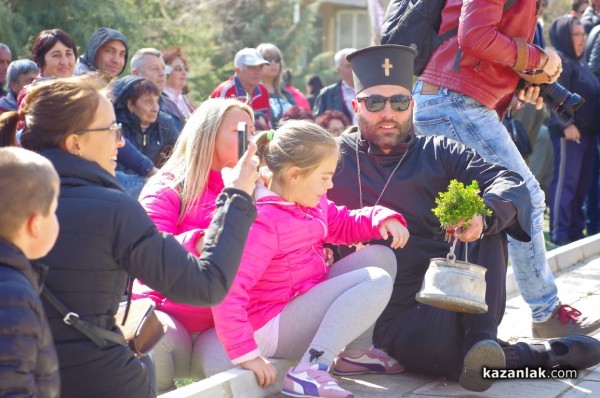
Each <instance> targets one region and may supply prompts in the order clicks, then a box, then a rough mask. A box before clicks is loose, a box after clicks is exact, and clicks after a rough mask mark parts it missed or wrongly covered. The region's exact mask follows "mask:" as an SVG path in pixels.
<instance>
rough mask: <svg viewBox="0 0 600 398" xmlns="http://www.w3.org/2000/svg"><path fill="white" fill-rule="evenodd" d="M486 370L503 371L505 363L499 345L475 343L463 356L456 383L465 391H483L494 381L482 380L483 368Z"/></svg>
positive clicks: (494, 342)
mask: <svg viewBox="0 0 600 398" xmlns="http://www.w3.org/2000/svg"><path fill="white" fill-rule="evenodd" d="M484 366H485V367H487V368H488V369H504V368H505V367H506V361H505V359H504V351H503V350H502V347H500V344H498V343H497V342H496V341H494V340H481V341H479V342H477V343H476V344H475V345H474V346H473V347H471V349H470V350H469V351H468V352H467V354H466V355H465V359H464V362H463V370H462V372H461V374H460V378H459V379H458V383H459V384H460V385H461V386H462V387H463V388H466V389H467V390H471V391H485V390H487V389H488V388H490V387H491V386H492V384H493V383H494V380H492V379H484V378H483V370H482V368H483V367H484Z"/></svg>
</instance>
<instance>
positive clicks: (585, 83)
mask: <svg viewBox="0 0 600 398" xmlns="http://www.w3.org/2000/svg"><path fill="white" fill-rule="evenodd" d="M574 23H578V20H577V19H576V18H573V17H568V16H563V17H559V18H557V19H555V20H554V22H552V25H551V26H550V43H551V44H552V46H553V47H554V48H555V49H556V51H557V52H558V55H559V56H560V59H561V60H562V67H563V71H562V73H561V74H560V76H559V78H558V81H557V83H558V84H560V85H561V86H563V87H564V88H566V89H567V90H569V91H570V92H572V93H577V94H579V95H580V96H581V97H582V98H584V99H585V100H586V101H585V103H584V104H583V106H581V108H579V110H577V112H575V117H574V118H573V120H572V121H571V122H569V123H566V121H565V120H563V119H561V118H559V117H558V115H557V113H556V112H555V111H554V110H553V111H552V112H551V114H550V119H549V120H548V122H547V124H548V130H549V132H550V134H551V135H554V136H562V135H563V130H564V128H565V127H567V125H568V124H573V123H574V124H575V125H576V126H577V128H578V129H579V132H580V133H581V134H585V135H592V134H596V133H597V130H598V123H599V122H600V117H599V115H598V114H599V113H600V102H599V98H600V83H599V82H598V79H597V78H596V76H595V75H594V74H593V73H592V71H591V70H590V68H589V67H588V66H587V64H586V63H585V61H584V60H583V57H577V56H576V54H575V48H574V47H573V40H572V37H571V26H572V25H573V24H574ZM565 94H566V93H565ZM553 97H554V98H556V100H558V101H560V99H561V98H562V97H563V94H558V93H557V94H554V95H553ZM545 102H546V103H550V101H545Z"/></svg>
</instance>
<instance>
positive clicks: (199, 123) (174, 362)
mask: <svg viewBox="0 0 600 398" xmlns="http://www.w3.org/2000/svg"><path fill="white" fill-rule="evenodd" d="M238 122H245V123H246V124H247V126H248V127H249V133H250V135H251V134H252V133H253V131H254V130H253V129H254V127H253V126H254V113H253V111H252V109H251V108H250V107H249V106H248V105H246V104H244V103H242V102H240V101H238V100H237V99H232V98H227V99H226V98H212V99H208V100H206V101H205V102H204V103H202V105H200V107H199V108H198V109H197V110H196V111H195V112H194V113H193V114H192V116H191V117H190V119H189V120H188V122H187V123H186V125H185V127H184V128H183V131H182V132H181V135H180V136H179V138H178V140H177V142H176V143H175V147H174V148H173V152H172V154H171V157H170V158H169V159H168V160H167V162H166V163H165V164H164V166H163V167H162V168H161V169H160V172H159V173H158V174H157V175H155V176H154V177H152V178H150V180H149V181H148V183H147V184H146V186H145V187H144V189H143V190H142V193H141V194H140V202H141V204H142V206H143V207H144V209H145V210H146V212H147V213H148V215H149V216H150V218H151V219H152V220H153V221H154V223H155V224H156V227H157V228H158V230H159V231H160V232H166V233H168V234H171V235H173V236H174V237H175V239H176V240H177V241H179V243H181V244H182V245H183V246H184V247H185V248H186V249H187V250H188V251H189V252H191V253H192V254H194V255H199V253H200V252H202V239H203V236H204V234H205V232H206V229H207V228H208V226H209V223H210V220H211V218H212V215H213V213H214V211H215V199H216V198H217V197H218V196H219V194H220V193H221V190H222V189H223V187H224V186H223V178H222V177H221V170H222V169H223V168H224V167H230V166H232V165H234V164H235V163H236V162H237V147H238V145H237V144H238V142H237V139H238V138H237V124H238ZM143 282H144V281H139V282H137V281H136V284H135V286H134V293H135V294H136V297H150V298H152V299H153V300H155V302H156V304H157V309H158V310H159V311H158V315H159V318H160V319H161V321H162V322H163V324H165V325H166V326H167V330H166V335H165V337H164V338H163V339H162V341H161V342H160V343H159V344H158V345H157V346H156V347H155V349H154V350H153V352H152V354H151V355H152V356H153V358H154V362H155V364H156V373H157V381H158V390H159V392H161V393H162V392H165V391H169V390H172V389H174V388H175V384H174V381H173V378H174V377H177V378H179V377H190V367H191V366H195V365H194V364H193V363H192V358H191V353H192V349H193V344H194V340H195V338H196V336H197V334H198V333H200V332H203V331H204V330H206V329H208V328H210V327H211V326H212V325H213V322H212V315H211V312H210V309H209V308H200V307H194V306H190V305H186V304H181V303H175V302H173V301H171V300H169V299H165V297H164V296H163V295H162V293H161V292H160V291H157V290H154V289H150V288H148V287H146V286H144V285H143Z"/></svg>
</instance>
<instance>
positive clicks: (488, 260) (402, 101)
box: [328, 45, 600, 391]
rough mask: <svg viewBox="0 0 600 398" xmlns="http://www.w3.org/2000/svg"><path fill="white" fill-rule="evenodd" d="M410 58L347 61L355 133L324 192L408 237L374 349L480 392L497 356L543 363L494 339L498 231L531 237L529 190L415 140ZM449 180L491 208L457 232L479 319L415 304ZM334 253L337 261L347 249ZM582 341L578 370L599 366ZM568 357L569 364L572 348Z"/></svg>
mask: <svg viewBox="0 0 600 398" xmlns="http://www.w3.org/2000/svg"><path fill="white" fill-rule="evenodd" d="M414 56H415V51H414V50H412V49H411V48H408V47H403V46H395V45H385V46H374V47H368V48H364V49H362V50H359V51H357V52H355V53H353V54H350V55H349V56H348V60H349V61H350V62H351V63H352V68H353V73H354V85H355V88H356V93H357V94H356V100H355V101H353V109H354V112H355V115H356V118H357V120H358V128H357V127H352V128H351V129H350V130H349V131H347V132H346V134H344V135H342V136H341V137H340V145H341V149H342V160H341V162H340V167H339V169H338V171H337V172H336V175H335V176H334V179H333V182H334V188H333V189H331V190H330V191H329V194H328V196H329V198H330V199H331V200H333V201H334V202H336V203H338V204H342V205H346V206H348V207H349V208H360V207H363V206H373V205H376V204H379V205H382V206H386V207H389V208H391V209H394V210H396V211H399V212H401V213H402V214H403V215H404V216H405V217H406V219H407V222H408V228H409V231H410V234H411V237H410V240H409V241H408V244H407V245H406V246H405V247H404V248H403V249H399V250H395V253H396V258H397V261H398V274H397V277H396V282H395V284H394V292H393V294H392V297H391V299H390V302H389V304H388V306H387V308H386V309H385V310H384V312H383V314H382V315H381V317H380V318H379V320H378V321H377V324H376V326H375V334H374V339H375V344H376V345H377V346H378V347H380V348H383V349H385V350H386V351H387V352H388V353H389V354H390V355H391V356H393V357H394V358H397V359H398V360H399V361H401V362H402V363H403V364H404V365H405V366H406V368H407V369H408V370H412V371H417V372H423V373H433V374H438V375H444V376H446V377H448V378H450V379H452V380H458V381H459V383H460V384H461V386H463V387H464V388H467V389H469V390H473V391H484V390H486V389H488V388H489V387H490V386H491V384H492V382H493V380H491V379H484V378H483V377H482V368H483V367H484V366H487V367H488V368H504V367H505V366H506V358H508V359H509V363H508V365H509V366H511V367H518V366H525V365H530V366H534V365H535V366H550V355H549V353H548V352H546V348H544V349H537V351H536V352H537V354H536V355H534V353H533V351H534V349H533V348H532V347H533V346H529V345H527V344H525V343H519V344H521V345H520V346H518V347H516V346H510V347H506V348H505V349H503V348H502V347H501V346H500V345H499V344H498V342H497V329H498V325H499V324H500V321H501V319H502V316H503V314H504V308H505V304H506V287H505V284H506V264H507V260H508V254H507V240H506V235H507V234H509V235H511V236H512V237H514V238H515V239H519V240H523V241H527V240H529V239H530V236H529V234H528V232H527V231H530V230H531V228H530V224H529V223H530V219H531V217H530V206H529V205H528V203H529V193H528V190H527V187H526V186H525V184H524V182H523V179H522V178H521V177H520V176H519V175H518V174H517V173H514V172H512V171H510V170H508V169H506V168H505V167H503V166H501V165H498V164H493V163H488V162H486V161H485V160H484V159H483V158H482V157H480V156H479V155H477V154H476V153H475V152H474V151H473V150H471V149H469V148H467V147H466V146H464V145H462V144H460V143H458V142H455V141H452V140H449V139H447V138H444V137H423V136H417V135H415V133H414V129H413V124H412V111H413V100H412V97H411V87H412V75H413V61H414ZM453 179H456V180H458V181H460V182H462V183H464V184H465V185H468V184H470V183H471V182H472V181H473V180H476V181H477V182H478V184H479V187H480V190H481V194H482V196H483V199H484V202H485V204H486V205H487V206H488V207H489V208H490V209H491V210H492V216H490V217H487V216H486V217H483V216H481V215H477V216H475V217H473V218H472V219H471V220H465V221H470V227H469V228H466V229H464V230H462V231H459V232H458V233H457V236H458V240H459V241H460V242H470V244H469V245H468V259H469V261H471V262H473V263H476V264H479V265H481V266H483V267H485V268H486V269H487V273H486V277H485V279H486V284H487V289H486V297H485V300H486V303H487V306H488V311H487V312H486V313H483V314H470V313H458V312H451V311H448V310H444V309H439V308H434V307H431V306H428V305H424V304H421V303H419V302H417V301H416V300H415V295H416V294H417V293H418V292H419V290H420V289H421V286H422V283H423V279H424V275H425V272H426V270H427V268H428V265H429V261H430V259H431V258H435V257H446V255H447V254H448V253H449V250H450V244H449V243H447V242H446V241H445V240H444V235H445V231H443V230H442V229H441V227H440V222H439V220H438V219H437V218H436V216H435V215H434V214H433V212H432V209H433V208H434V207H435V206H436V204H435V198H436V196H437V195H438V193H439V192H443V191H446V190H447V189H448V185H449V183H450V181H451V180H453ZM465 246H466V245H464V244H462V243H461V244H459V245H458V246H457V258H458V259H464V256H465V254H464V252H465V250H466V248H465ZM339 249H340V251H341V253H342V255H347V254H348V253H349V252H350V251H351V250H353V249H351V248H347V247H340V248H339ZM581 338H582V339H583V340H581V339H579V340H577V348H578V349H580V348H581V347H582V346H583V345H585V344H587V345H588V346H587V347H586V349H588V350H590V351H592V352H594V355H595V356H594V357H593V359H590V358H589V357H586V358H585V361H580V362H578V363H577V366H580V367H581V366H586V365H587V366H589V363H592V362H594V361H598V362H600V348H599V346H600V343H598V342H597V341H596V340H594V339H591V338H589V337H587V336H581ZM588 339H591V340H588ZM569 342H570V344H575V343H573V342H571V341H570V340H569ZM567 351H569V359H572V355H573V350H567ZM505 352H506V358H505ZM578 352H579V351H578ZM553 354H556V353H553ZM555 356H556V355H555ZM513 357H514V358H517V359H514V358H513ZM560 358H561V359H563V357H560ZM518 359H521V361H519V360H518ZM596 363H597V362H596ZM560 364H563V363H559V365H560Z"/></svg>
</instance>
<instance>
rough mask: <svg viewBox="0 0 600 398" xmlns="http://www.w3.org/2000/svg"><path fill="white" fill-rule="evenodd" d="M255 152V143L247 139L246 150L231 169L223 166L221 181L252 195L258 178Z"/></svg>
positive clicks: (227, 185)
mask: <svg viewBox="0 0 600 398" xmlns="http://www.w3.org/2000/svg"><path fill="white" fill-rule="evenodd" d="M255 153H256V144H255V143H254V141H252V140H248V150H247V151H246V153H244V156H242V158H241V159H240V160H239V161H238V162H237V164H236V165H235V167H234V168H233V169H230V168H229V167H223V169H222V170H221V174H222V175H223V183H224V184H225V186H226V187H233V188H237V189H241V190H242V191H245V192H246V193H247V194H248V195H250V196H252V193H253V192H254V188H256V181H257V180H258V163H259V162H258V157H257V156H254V154H255Z"/></svg>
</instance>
